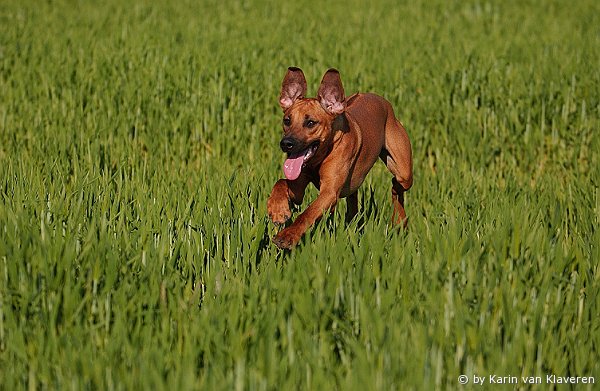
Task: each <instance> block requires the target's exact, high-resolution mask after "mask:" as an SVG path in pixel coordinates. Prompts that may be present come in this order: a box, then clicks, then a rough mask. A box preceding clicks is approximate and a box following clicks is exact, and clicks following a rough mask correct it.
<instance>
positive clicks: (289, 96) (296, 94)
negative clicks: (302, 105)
mask: <svg viewBox="0 0 600 391" xmlns="http://www.w3.org/2000/svg"><path fill="white" fill-rule="evenodd" d="M305 95H306V78H305V77H304V73H302V69H300V68H296V67H289V68H288V71H287V73H286V74H285V77H284V78H283V83H281V95H279V106H281V108H282V109H283V110H287V109H288V108H289V107H291V106H292V105H293V104H294V102H295V101H296V100H298V99H301V98H304V96H305Z"/></svg>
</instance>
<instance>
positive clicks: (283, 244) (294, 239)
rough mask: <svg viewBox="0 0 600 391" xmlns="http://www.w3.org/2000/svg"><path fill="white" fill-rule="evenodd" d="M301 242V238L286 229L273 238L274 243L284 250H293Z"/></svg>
mask: <svg viewBox="0 0 600 391" xmlns="http://www.w3.org/2000/svg"><path fill="white" fill-rule="evenodd" d="M299 241H300V236H299V235H297V234H296V233H295V232H294V231H293V230H290V229H289V228H286V229H284V230H283V231H281V232H279V233H278V234H277V235H275V236H274V237H273V243H275V245H276V246H277V247H279V248H280V249H282V250H291V249H292V248H293V247H294V246H296V244H298V242H299Z"/></svg>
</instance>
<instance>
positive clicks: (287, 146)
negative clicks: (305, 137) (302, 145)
mask: <svg viewBox="0 0 600 391" xmlns="http://www.w3.org/2000/svg"><path fill="white" fill-rule="evenodd" d="M279 146H280V147H281V150H282V151H283V152H290V151H291V150H292V149H294V147H295V146H296V140H294V139H293V138H291V137H284V138H282V139H281V142H280V143H279Z"/></svg>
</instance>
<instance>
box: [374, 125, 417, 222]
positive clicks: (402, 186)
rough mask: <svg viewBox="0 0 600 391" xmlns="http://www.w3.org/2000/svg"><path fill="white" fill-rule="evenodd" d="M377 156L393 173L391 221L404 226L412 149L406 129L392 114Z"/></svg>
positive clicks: (410, 177) (410, 176) (411, 177)
mask: <svg viewBox="0 0 600 391" xmlns="http://www.w3.org/2000/svg"><path fill="white" fill-rule="evenodd" d="M379 157H380V158H381V160H383V162H384V163H385V165H386V166H387V168H388V170H390V172H391V173H392V174H393V175H394V178H392V204H393V206H394V213H393V215H392V222H393V223H394V224H403V225H404V227H406V226H407V225H408V220H407V218H406V211H405V210H404V192H405V191H407V190H408V189H410V187H411V186H412V182H413V176H412V151H411V146H410V141H409V139H408V134H407V133H406V130H405V129H404V127H403V126H402V124H401V123H400V122H399V121H398V120H396V119H395V118H393V116H391V118H389V119H388V122H387V124H386V128H385V147H384V149H383V150H382V151H381V154H380V155H379Z"/></svg>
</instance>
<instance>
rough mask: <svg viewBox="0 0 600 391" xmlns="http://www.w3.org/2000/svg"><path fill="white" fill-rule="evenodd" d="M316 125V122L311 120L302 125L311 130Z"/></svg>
mask: <svg viewBox="0 0 600 391" xmlns="http://www.w3.org/2000/svg"><path fill="white" fill-rule="evenodd" d="M316 124H317V121H313V120H312V119H309V120H308V121H306V122H305V123H304V126H306V127H307V128H309V129H310V128H312V127H314V126H315V125H316Z"/></svg>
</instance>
